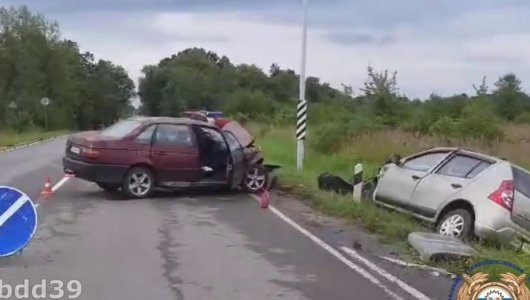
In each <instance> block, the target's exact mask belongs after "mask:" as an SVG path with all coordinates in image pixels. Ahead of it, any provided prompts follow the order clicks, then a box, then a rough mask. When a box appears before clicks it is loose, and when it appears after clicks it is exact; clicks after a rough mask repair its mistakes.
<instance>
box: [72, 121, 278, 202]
mask: <svg viewBox="0 0 530 300" xmlns="http://www.w3.org/2000/svg"><path fill="white" fill-rule="evenodd" d="M224 120H225V121H224V122H221V123H220V124H217V125H216V123H213V124H212V122H204V121H200V120H194V119H192V118H169V117H133V118H129V119H125V120H122V121H119V122H118V123H116V124H114V125H112V126H110V127H108V128H106V129H103V130H101V131H87V132H81V133H77V134H73V135H71V136H70V137H69V138H68V140H67V142H66V154H65V157H64V158H63V168H64V171H65V173H67V174H72V175H74V176H75V177H77V178H81V179H84V180H87V181H90V182H94V183H96V184H97V185H98V186H99V187H100V188H102V189H104V190H108V191H113V190H118V189H122V191H123V192H124V193H125V194H126V195H127V196H128V197H131V198H144V197H148V196H149V195H150V194H151V193H152V192H153V190H154V189H155V188H157V187H162V188H170V189H174V188H182V187H205V186H209V187H211V186H219V187H229V188H230V189H238V188H240V187H242V188H243V189H245V190H247V191H249V192H256V191H258V190H260V189H263V188H266V187H267V184H268V183H269V172H268V170H267V168H266V167H264V166H263V157H262V156H261V154H260V151H259V149H258V148H257V147H255V145H254V139H253V138H252V136H251V135H250V134H249V133H248V132H247V131H246V130H245V129H244V128H243V127H242V126H241V125H240V124H239V123H237V122H235V121H230V120H226V119H224Z"/></svg>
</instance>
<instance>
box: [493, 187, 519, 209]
mask: <svg viewBox="0 0 530 300" xmlns="http://www.w3.org/2000/svg"><path fill="white" fill-rule="evenodd" d="M513 197H514V186H513V181H512V180H505V181H503V182H502V183H501V185H500V186H499V188H498V189H497V190H496V191H495V192H493V193H491V195H489V197H488V198H489V199H490V200H492V201H493V202H495V203H497V204H499V205H500V206H502V207H504V208H506V209H507V210H509V211H512V208H513Z"/></svg>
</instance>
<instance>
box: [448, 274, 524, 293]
mask: <svg viewBox="0 0 530 300" xmlns="http://www.w3.org/2000/svg"><path fill="white" fill-rule="evenodd" d="M462 278H463V284H462V286H461V287H460V289H459V291H458V295H457V297H456V299H457V300H530V290H529V289H528V287H527V286H526V284H525V281H526V274H522V275H519V276H517V275H514V274H512V273H504V274H501V280H500V281H499V282H496V281H488V274H486V273H482V272H479V273H477V274H474V275H472V276H469V275H463V276H462Z"/></svg>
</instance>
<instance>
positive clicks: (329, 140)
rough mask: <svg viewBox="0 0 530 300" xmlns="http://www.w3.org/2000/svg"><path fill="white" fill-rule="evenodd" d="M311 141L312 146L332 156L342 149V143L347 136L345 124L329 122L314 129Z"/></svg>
mask: <svg viewBox="0 0 530 300" xmlns="http://www.w3.org/2000/svg"><path fill="white" fill-rule="evenodd" d="M310 134H311V139H310V140H309V142H310V144H311V146H312V147H313V148H314V149H315V150H317V151H319V152H322V153H326V154H330V153H334V152H336V151H337V150H338V149H339V148H340V146H341V145H340V144H341V141H343V140H344V138H345V136H346V134H347V128H346V126H344V124H341V123H337V122H329V123H325V124H322V125H319V126H317V127H314V128H313V131H312V132H311V133H310Z"/></svg>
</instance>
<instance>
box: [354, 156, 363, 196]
mask: <svg viewBox="0 0 530 300" xmlns="http://www.w3.org/2000/svg"><path fill="white" fill-rule="evenodd" d="M362 193H363V164H356V165H355V168H354V171H353V201H354V202H357V203H360V202H361V198H362Z"/></svg>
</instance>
